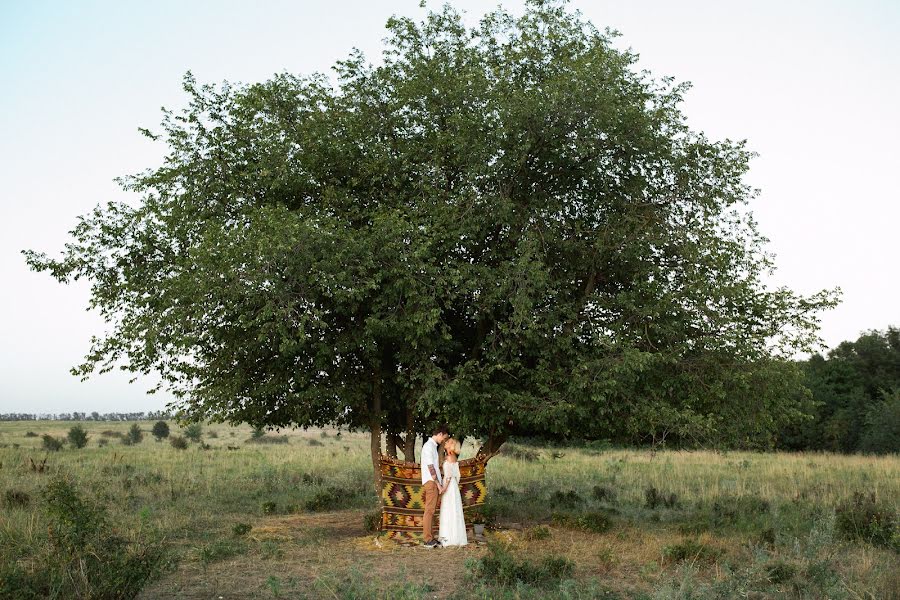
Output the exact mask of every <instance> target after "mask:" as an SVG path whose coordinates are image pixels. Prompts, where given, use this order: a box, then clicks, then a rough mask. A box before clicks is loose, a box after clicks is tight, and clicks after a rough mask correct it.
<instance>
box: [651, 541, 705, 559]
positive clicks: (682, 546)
mask: <svg viewBox="0 0 900 600" xmlns="http://www.w3.org/2000/svg"><path fill="white" fill-rule="evenodd" d="M718 555H719V552H718V550H716V549H715V548H713V547H711V546H707V545H706V544H703V543H701V542H698V541H695V540H684V541H683V542H680V543H678V544H672V545H671V546H666V547H665V548H663V558H665V559H666V560H668V561H671V562H679V561H691V562H694V561H710V560H714V559H715V558H716V557H717V556H718Z"/></svg>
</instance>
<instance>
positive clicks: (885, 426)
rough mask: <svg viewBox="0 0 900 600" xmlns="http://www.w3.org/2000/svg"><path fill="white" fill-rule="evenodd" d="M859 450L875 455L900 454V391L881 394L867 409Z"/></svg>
mask: <svg viewBox="0 0 900 600" xmlns="http://www.w3.org/2000/svg"><path fill="white" fill-rule="evenodd" d="M859 448H860V450H862V451H863V452H873V453H875V454H890V453H892V452H900V389H897V390H893V391H892V392H890V393H889V392H887V391H885V392H882V396H881V400H880V401H879V402H876V403H875V404H873V405H872V406H871V407H870V408H869V410H868V412H867V413H866V428H865V430H864V431H863V434H862V436H861V439H860V441H859Z"/></svg>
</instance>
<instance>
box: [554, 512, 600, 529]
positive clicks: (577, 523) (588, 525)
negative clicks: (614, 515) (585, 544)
mask: <svg viewBox="0 0 900 600" xmlns="http://www.w3.org/2000/svg"><path fill="white" fill-rule="evenodd" d="M551 518H552V520H553V522H554V523H556V524H557V525H561V526H563V527H568V528H570V529H580V530H582V531H589V532H591V533H604V532H607V531H609V530H610V529H612V525H613V522H612V519H611V518H610V517H609V515H607V514H606V513H602V512H588V513H584V514H579V515H572V514H567V513H554V514H553V515H552V517H551Z"/></svg>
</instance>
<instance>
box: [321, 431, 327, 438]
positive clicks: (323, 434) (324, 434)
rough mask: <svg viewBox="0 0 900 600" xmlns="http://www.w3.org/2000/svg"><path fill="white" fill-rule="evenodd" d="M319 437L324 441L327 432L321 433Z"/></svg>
mask: <svg viewBox="0 0 900 600" xmlns="http://www.w3.org/2000/svg"><path fill="white" fill-rule="evenodd" d="M319 437H320V438H322V439H323V440H324V439H325V438H327V437H328V432H327V431H323V432H322V433H320V434H319Z"/></svg>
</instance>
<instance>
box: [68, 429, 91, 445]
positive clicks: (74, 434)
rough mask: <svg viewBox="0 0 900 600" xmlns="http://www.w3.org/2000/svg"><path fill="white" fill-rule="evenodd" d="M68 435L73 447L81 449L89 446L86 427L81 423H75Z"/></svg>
mask: <svg viewBox="0 0 900 600" xmlns="http://www.w3.org/2000/svg"><path fill="white" fill-rule="evenodd" d="M66 437H67V438H68V440H69V444H70V445H71V446H72V447H73V448H78V449H81V448H84V447H85V446H87V443H88V435H87V432H86V431H85V430H84V427H82V426H81V425H75V426H74V427H72V428H71V429H69V433H68V435H67V436H66Z"/></svg>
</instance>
